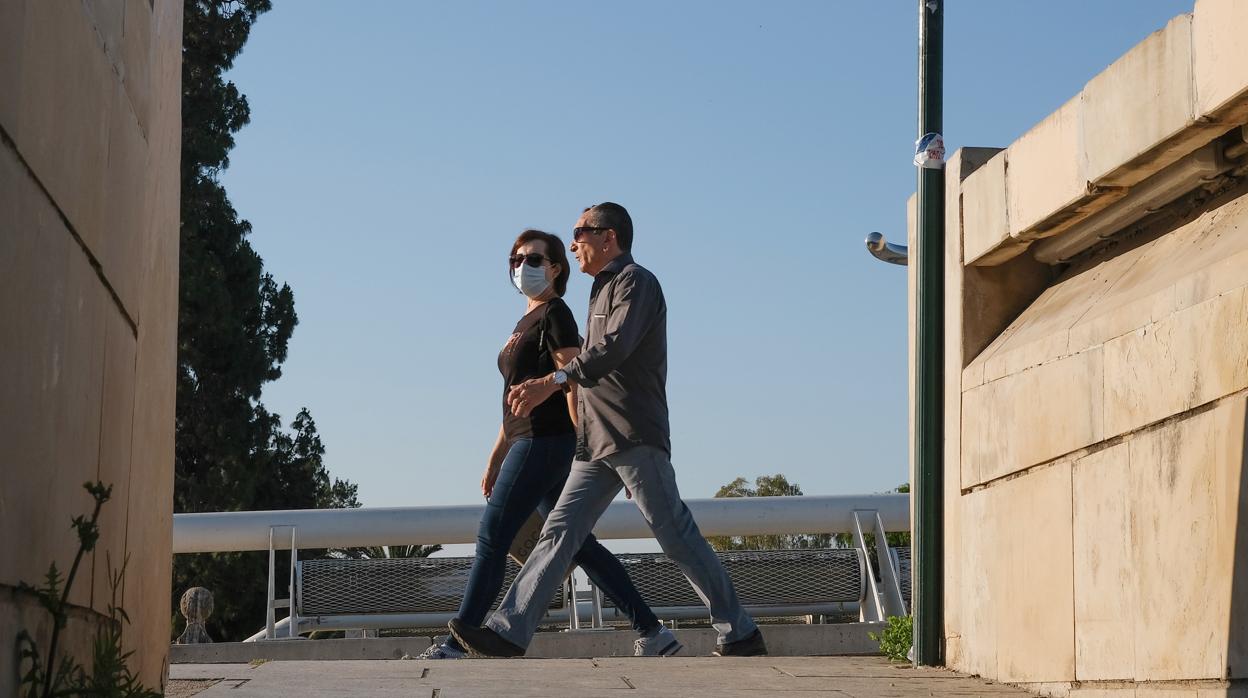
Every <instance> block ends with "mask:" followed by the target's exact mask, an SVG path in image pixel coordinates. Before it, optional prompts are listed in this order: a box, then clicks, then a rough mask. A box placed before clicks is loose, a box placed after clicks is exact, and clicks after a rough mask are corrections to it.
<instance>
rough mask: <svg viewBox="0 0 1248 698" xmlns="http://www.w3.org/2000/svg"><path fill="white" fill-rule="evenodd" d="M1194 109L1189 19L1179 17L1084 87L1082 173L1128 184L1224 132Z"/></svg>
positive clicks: (1096, 180)
mask: <svg viewBox="0 0 1248 698" xmlns="http://www.w3.org/2000/svg"><path fill="white" fill-rule="evenodd" d="M1195 108H1196V105H1195V95H1194V84H1193V82H1192V18H1191V16H1190V15H1180V16H1178V17H1175V18H1174V19H1172V20H1170V22H1169V23H1167V24H1166V26H1165V27H1164V28H1163V29H1161V30H1159V31H1157V32H1154V33H1153V34H1152V35H1150V36H1149V37H1148V38H1146V39H1145V40H1144V41H1142V42H1140V43H1139V44H1137V45H1136V46H1135V47H1134V48H1132V49H1131V50H1130V51H1128V52H1127V53H1126V54H1124V55H1123V56H1122V57H1121V58H1119V59H1118V60H1116V61H1114V63H1113V64H1111V65H1110V66H1109V67H1108V68H1106V69H1105V70H1104V71H1102V72H1101V73H1100V74H1099V75H1097V76H1096V77H1094V78H1092V80H1091V81H1089V82H1088V84H1087V86H1086V87H1085V88H1084V90H1083V118H1082V120H1081V122H1082V124H1083V145H1084V154H1085V157H1086V158H1087V166H1086V175H1087V178H1088V179H1089V180H1091V181H1092V182H1093V183H1094V184H1096V185H1104V186H1132V185H1134V184H1137V183H1139V182H1141V181H1143V180H1144V179H1146V178H1148V177H1149V176H1151V175H1153V174H1156V173H1157V172H1158V171H1160V170H1161V169H1163V168H1165V167H1166V166H1167V165H1170V164H1171V163H1173V162H1175V161H1176V160H1178V159H1179V158H1181V157H1183V156H1185V155H1187V154H1189V153H1191V152H1192V151H1193V150H1195V149H1197V148H1199V147H1200V146H1202V145H1204V144H1206V143H1208V142H1209V141H1211V140H1213V139H1214V138H1216V137H1217V136H1219V135H1221V133H1222V132H1223V131H1225V130H1226V127H1225V126H1222V125H1220V124H1205V123H1199V122H1197V120H1196V113H1195Z"/></svg>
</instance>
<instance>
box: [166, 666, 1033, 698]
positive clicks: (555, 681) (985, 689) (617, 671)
mask: <svg viewBox="0 0 1248 698" xmlns="http://www.w3.org/2000/svg"><path fill="white" fill-rule="evenodd" d="M170 677H171V679H172V680H171V681H170V685H169V690H170V693H169V695H178V696H189V695H196V696H198V698H213V697H214V696H226V697H228V698H262V697H268V696H321V695H324V696H331V695H332V696H341V695H359V696H404V697H405V698H407V697H410V696H421V697H422V698H423V697H426V696H436V697H437V698H458V697H460V696H465V697H466V696H501V695H506V696H541V697H542V698H560V697H562V696H567V697H575V698H581V697H582V696H602V695H616V694H617V692H621V693H619V695H626V696H689V697H690V698H693V697H696V696H714V697H716V698H719V697H721V696H726V697H731V696H769V695H777V694H789V693H792V694H794V695H803V696H840V697H841V698H845V697H846V696H854V697H858V696H861V697H862V698H868V697H869V698H883V697H888V696H936V697H944V696H1026V695H1029V694H1028V693H1026V692H1024V691H1021V690H1019V689H1016V688H1012V687H1010V686H1004V685H1001V684H993V683H990V682H986V681H982V680H979V679H972V678H968V677H966V676H962V675H958V674H954V673H952V672H947V671H941V670H938V669H913V668H910V667H909V666H908V665H897V664H890V663H889V662H888V661H887V660H885V659H883V658H879V657H820V658H796V657H788V658H785V657H749V658H732V659H722V658H715V657H707V658H682V657H669V658H666V659H632V658H630V659H522V660H506V659H504V660H496V659H478V660H460V661H437V662H431V661H408V662H384V661H372V662H367V661H360V662H354V661H353V662H334V663H332V664H331V663H321V662H269V663H265V664H260V665H258V666H257V665H248V664H214V665H206V666H204V665H187V664H179V665H175V666H174V667H173V669H172V671H171V673H170ZM214 682H215V683H214ZM195 689H202V690H201V692H199V693H191V692H190V691H193V690H195Z"/></svg>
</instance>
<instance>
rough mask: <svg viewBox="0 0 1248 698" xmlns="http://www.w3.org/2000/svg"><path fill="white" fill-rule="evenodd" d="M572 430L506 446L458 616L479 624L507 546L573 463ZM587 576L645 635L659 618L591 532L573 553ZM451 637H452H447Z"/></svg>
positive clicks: (494, 594) (545, 507) (544, 508)
mask: <svg viewBox="0 0 1248 698" xmlns="http://www.w3.org/2000/svg"><path fill="white" fill-rule="evenodd" d="M575 449H576V436H575V435H574V434H560V435H557V436H537V437H533V438H527V439H517V440H516V442H515V443H513V444H512V445H511V449H510V450H509V451H507V457H506V458H505V459H503V465H502V468H501V469H500V470H499V473H498V479H497V480H496V481H495V482H494V491H493V492H491V493H490V499H489V501H488V502H487V503H486V506H485V514H484V515H483V516H482V517H481V527H480V529H478V531H477V557H476V560H475V561H473V563H472V572H471V573H470V574H469V577H468V586H467V588H466V589H464V600H463V602H462V603H460V606H459V614H458V617H459V620H461V621H463V622H465V623H468V624H471V625H474V626H480V625H481V623H482V622H483V621H484V620H485V616H486V614H488V613H489V611H490V607H491V606H493V605H494V601H495V600H496V599H497V598H498V593H499V591H501V590H502V587H503V575H504V573H505V572H506V565H507V551H509V550H510V549H511V543H512V541H514V540H515V537H516V533H517V532H519V530H520V527H521V526H522V525H524V522H525V521H526V520H527V519H528V518H529V515H530V514H532V513H533V510H534V509H537V510H538V511H540V512H542V515H543V516H546V515H548V514H549V513H550V510H551V509H553V508H554V506H555V502H557V501H559V493H560V492H562V491H563V485H564V483H565V482H567V479H568V474H569V473H570V472H571V469H572V456H573V453H574V452H575ZM573 560H574V561H575V562H576V564H577V565H579V566H580V568H581V569H583V570H585V574H587V575H588V576H589V578H590V580H591V581H593V583H594V585H595V586H597V587H598V588H599V589H602V592H603V594H605V595H606V596H607V597H609V598H610V599H611V601H613V602H614V603H615V607H616V608H618V609H619V610H620V611H622V612H624V613H625V614H626V615H628V617H629V618H631V619H632V621H633V629H634V630H636V631H637V633H638V634H640V635H649V634H651V633H653V632H654V631H655V630H656V629H658V627H659V619H658V618H656V617H655V615H654V612H653V611H651V610H650V607H649V606H648V605H646V602H645V601H643V600H642V598H641V594H639V593H638V592H637V588H636V587H634V586H633V582H632V580H630V579H629V578H628V572H626V571H625V570H624V566H623V565H621V564H620V561H619V560H617V559H616V557H615V555H612V554H611V551H609V550H607V549H606V548H605V547H603V545H602V543H599V542H598V539H596V538H594V536H593V535H590V536H589V537H588V538H587V539H585V544H584V545H582V546H581V549H580V551H579V552H577V554H576V556H575V557H574V558H573ZM450 641H451V642H454V639H453V638H452V639H451V640H450Z"/></svg>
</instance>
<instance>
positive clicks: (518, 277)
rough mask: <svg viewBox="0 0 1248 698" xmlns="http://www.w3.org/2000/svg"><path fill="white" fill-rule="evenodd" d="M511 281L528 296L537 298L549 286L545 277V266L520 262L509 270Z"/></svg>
mask: <svg viewBox="0 0 1248 698" xmlns="http://www.w3.org/2000/svg"><path fill="white" fill-rule="evenodd" d="M511 283H512V285H514V286H515V287H516V288H517V289H519V290H520V292H521V293H523V294H524V295H526V296H528V297H529V298H533V299H535V300H536V299H537V298H539V297H541V295H542V294H543V293H546V290H547V289H549V288H550V281H549V280H548V279H547V278H546V267H544V266H541V267H531V266H529V265H527V264H521V265H520V266H519V267H516V269H515V270H513V271H512V272H511Z"/></svg>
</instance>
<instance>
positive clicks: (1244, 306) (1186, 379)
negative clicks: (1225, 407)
mask: <svg viewBox="0 0 1248 698" xmlns="http://www.w3.org/2000/svg"><path fill="white" fill-rule="evenodd" d="M1212 337H1216V338H1217V341H1210V338H1212ZM1104 352H1105V428H1106V433H1107V434H1109V435H1115V434H1122V433H1125V432H1127V431H1131V430H1133V429H1138V428H1140V427H1142V426H1144V425H1147V424H1150V423H1152V422H1155V421H1157V420H1160V419H1164V418H1166V417H1169V416H1170V415H1173V414H1178V413H1180V412H1183V411H1186V410H1189V409H1192V408H1193V407H1198V406H1200V405H1203V404H1205V403H1207V402H1209V401H1211V400H1216V399H1218V398H1220V397H1222V396H1224V395H1229V394H1230V393H1233V392H1235V391H1237V390H1241V389H1243V388H1245V387H1248V361H1245V360H1244V356H1245V355H1248V287H1241V288H1239V289H1237V290H1234V291H1230V292H1228V293H1226V294H1224V295H1221V296H1218V297H1217V298H1214V299H1212V300H1208V301H1205V302H1204V303H1201V304H1199V305H1195V306H1192V307H1190V308H1187V309H1185V310H1182V311H1180V312H1178V313H1175V314H1173V315H1171V316H1169V317H1167V318H1165V319H1163V320H1161V321H1159V322H1155V323H1152V324H1150V325H1147V326H1145V327H1143V328H1141V329H1139V330H1137V331H1136V332H1132V333H1130V334H1127V335H1123V336H1121V337H1118V338H1116V339H1113V340H1111V341H1109V342H1106V344H1105V348H1104ZM1145 367H1154V368H1153V369H1152V370H1153V371H1155V372H1157V373H1159V374H1161V375H1164V376H1165V378H1164V380H1141V379H1140V372H1141V370H1145Z"/></svg>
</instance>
